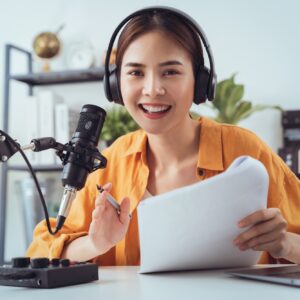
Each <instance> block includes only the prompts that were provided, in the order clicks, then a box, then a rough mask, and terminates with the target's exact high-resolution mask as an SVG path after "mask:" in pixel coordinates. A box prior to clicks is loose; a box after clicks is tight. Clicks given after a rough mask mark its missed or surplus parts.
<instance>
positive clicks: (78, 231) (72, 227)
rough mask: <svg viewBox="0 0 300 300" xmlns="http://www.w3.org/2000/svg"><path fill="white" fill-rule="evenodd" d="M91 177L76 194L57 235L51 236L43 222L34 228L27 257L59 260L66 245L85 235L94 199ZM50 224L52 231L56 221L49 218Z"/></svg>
mask: <svg viewBox="0 0 300 300" xmlns="http://www.w3.org/2000/svg"><path fill="white" fill-rule="evenodd" d="M93 177H94V176H93ZM93 177H92V176H91V175H90V176H89V177H88V180H87V184H86V185H85V187H84V188H83V189H82V190H80V191H78V192H77V193H76V197H75V199H74V200H73V203H72V206H71V210H70V213H69V215H68V217H67V219H66V221H65V224H64V226H63V227H62V229H61V230H60V231H59V232H58V233H57V234H55V235H54V236H53V235H51V234H50V233H49V232H48V228H47V224H46V221H45V220H43V221H42V222H40V223H39V224H38V225H37V226H36V228H35V230H34V232H33V241H32V243H31V245H30V246H29V248H28V250H27V253H26V255H27V256H29V257H49V258H59V257H61V254H62V251H63V248H64V246H65V244H66V243H70V242H71V241H73V240H74V239H76V238H78V237H80V236H84V235H87V233H88V230H89V225H90V223H91V219H92V212H93V209H94V202H95V197H96V183H95V180H94V178H93ZM93 183H94V184H93ZM94 185H95V186H94ZM93 186H94V189H92V187H93ZM50 224H51V228H53V230H54V229H55V224H56V220H55V219H54V218H50Z"/></svg>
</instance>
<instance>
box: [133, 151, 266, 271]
mask: <svg viewBox="0 0 300 300" xmlns="http://www.w3.org/2000/svg"><path fill="white" fill-rule="evenodd" d="M268 184H269V178H268V173H267V171H266V169H265V167H264V165H263V164H262V163H261V162H259V161H258V160H255V159H253V158H251V157H248V156H242V157H239V158H237V159H236V160H235V161H234V162H233V163H232V164H231V166H230V167H229V168H228V169H227V170H226V171H225V172H224V173H222V174H219V175H217V176H214V177H212V178H209V179H207V180H204V181H202V182H199V183H196V184H193V185H190V186H187V187H184V188H180V189H176V190H173V191H171V192H167V193H164V194H162V195H159V196H155V197H152V198H149V199H146V200H145V201H142V202H141V203H140V204H139V206H138V220H139V221H138V222H139V236H140V251H141V268H140V272H141V273H147V272H158V271H172V270H188V269H201V268H225V267H241V266H249V265H252V264H255V263H256V262H257V260H258V258H259V255H260V252H257V251H253V250H247V251H240V250H239V249H238V248H237V247H236V246H234V245H233V240H234V238H235V237H236V236H237V235H238V234H239V233H240V232H242V230H241V229H239V228H238V227H237V222H238V221H239V220H240V219H242V218H243V217H246V216H247V215H249V214H251V213H253V212H255V211H257V210H259V209H263V208H265V207H266V205H267V194H268ZM243 230H245V229H243Z"/></svg>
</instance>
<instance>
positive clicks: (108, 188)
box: [95, 182, 112, 206]
mask: <svg viewBox="0 0 300 300" xmlns="http://www.w3.org/2000/svg"><path fill="white" fill-rule="evenodd" d="M102 188H103V189H104V190H105V191H107V192H110V191H111V188H112V184H111V183H110V182H108V183H106V184H105V185H103V186H102ZM105 198H106V197H105V194H104V192H102V193H98V195H97V198H96V200H95V206H98V205H105Z"/></svg>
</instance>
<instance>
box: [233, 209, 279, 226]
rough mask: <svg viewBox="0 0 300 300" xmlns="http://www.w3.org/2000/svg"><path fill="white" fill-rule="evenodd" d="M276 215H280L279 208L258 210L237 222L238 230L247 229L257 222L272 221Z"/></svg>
mask: <svg viewBox="0 0 300 300" xmlns="http://www.w3.org/2000/svg"><path fill="white" fill-rule="evenodd" d="M277 215H281V212H280V209H279V208H266V209H262V210H258V211H256V212H254V213H253V214H251V215H249V216H247V217H246V218H244V219H242V220H240V221H239V222H238V226H239V227H240V228H244V227H248V226H251V225H254V224H256V223H258V222H264V221H268V220H270V219H273V218H274V217H275V216H277Z"/></svg>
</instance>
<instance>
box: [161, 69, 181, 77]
mask: <svg viewBox="0 0 300 300" xmlns="http://www.w3.org/2000/svg"><path fill="white" fill-rule="evenodd" d="M176 74H178V71H176V70H167V71H165V72H164V75H167V76H170V75H176Z"/></svg>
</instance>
